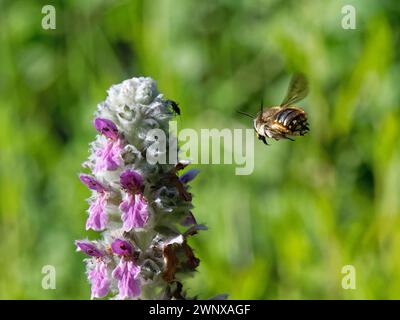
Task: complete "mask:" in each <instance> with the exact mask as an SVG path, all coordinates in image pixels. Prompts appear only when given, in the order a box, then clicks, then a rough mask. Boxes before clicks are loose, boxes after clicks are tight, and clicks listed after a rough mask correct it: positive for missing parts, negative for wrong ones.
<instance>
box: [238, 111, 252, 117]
mask: <svg viewBox="0 0 400 320" xmlns="http://www.w3.org/2000/svg"><path fill="white" fill-rule="evenodd" d="M237 113H240V114H242V115H244V116H247V117H249V118H251V119H254V116H252V115H251V114H248V113H247V112H243V111H239V110H238V111H237Z"/></svg>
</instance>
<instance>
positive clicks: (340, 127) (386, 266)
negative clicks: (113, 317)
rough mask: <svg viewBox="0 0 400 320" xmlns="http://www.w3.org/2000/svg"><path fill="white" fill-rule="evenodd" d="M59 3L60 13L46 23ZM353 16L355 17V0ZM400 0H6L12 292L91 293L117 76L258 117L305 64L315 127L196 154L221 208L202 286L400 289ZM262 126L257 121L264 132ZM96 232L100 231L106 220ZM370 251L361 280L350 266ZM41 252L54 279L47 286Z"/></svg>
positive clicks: (220, 114)
mask: <svg viewBox="0 0 400 320" xmlns="http://www.w3.org/2000/svg"><path fill="white" fill-rule="evenodd" d="M45 4H53V5H54V6H55V7H56V12H57V29H56V30H43V29H42V28H41V20H42V18H43V16H44V15H43V14H42V13H41V8H42V6H43V5H45ZM346 4H352V5H354V6H355V8H356V14H357V15H356V18H357V20H356V22H357V25H356V29H355V30H344V29H343V28H342V27H341V19H342V17H343V14H342V13H341V8H342V6H343V5H346ZM399 31H400V6H399V4H398V3H397V1H394V0H393V1H373V0H362V1H361V0H355V1H350V0H343V1H342V0H335V1H329V2H328V1H324V0H317V1H316V0H303V1H298V0H296V1H279V0H265V1H263V0H238V1H233V0H218V1H188V0H151V1H150V0H147V1H105V0H104V1H102V0H90V1H89V0H88V1H81V0H71V1H17V0H13V1H4V0H1V1H0V255H1V259H0V298H2V299H40V298H46V299H87V298H89V285H88V283H87V280H86V278H85V275H84V265H83V263H82V259H83V255H82V254H80V253H75V247H74V245H73V241H74V239H80V238H84V237H86V236H87V235H88V233H87V232H86V231H85V230H84V226H85V220H86V213H85V210H86V209H87V203H86V202H85V199H86V198H87V197H88V196H89V192H88V191H87V189H86V188H85V186H83V185H82V184H81V183H80V182H79V179H78V178H77V174H78V172H80V170H81V168H80V164H81V162H83V161H84V160H85V158H86V157H87V155H88V143H89V142H90V141H91V140H92V139H93V138H94V135H95V131H94V129H93V128H92V125H91V120H92V114H93V112H94V110H95V108H96V104H97V103H98V102H100V101H102V100H104V98H105V96H106V90H107V89H108V88H109V87H110V86H111V84H114V83H119V82H121V81H122V80H124V79H127V78H131V77H133V76H139V75H146V76H151V77H153V78H154V79H156V80H157V81H158V87H159V90H160V91H161V92H163V93H164V94H165V96H167V97H169V98H172V99H174V100H176V101H178V102H179V103H180V106H181V109H182V116H181V117H179V118H178V125H179V128H181V129H182V128H196V129H200V128H246V127H248V128H251V125H252V124H251V121H250V119H247V118H244V117H241V116H240V115H238V114H236V113H235V110H237V109H241V110H244V111H248V112H251V113H254V112H255V111H257V110H258V105H259V101H260V98H261V97H264V102H265V103H266V104H277V103H280V101H281V99H282V98H283V96H284V94H285V91H286V87H287V85H288V81H289V77H290V74H291V73H292V72H293V71H294V70H301V71H303V72H305V73H306V74H307V75H308V77H309V79H310V86H311V92H310V95H309V96H308V98H307V99H306V100H304V101H303V102H301V103H300V105H301V106H302V107H304V108H305V109H306V111H307V112H308V113H309V118H310V123H311V132H310V134H309V135H307V136H306V137H303V138H298V139H296V140H297V141H296V142H291V141H279V142H272V146H270V147H266V146H264V145H263V144H262V143H261V142H259V141H255V161H256V164H255V169H254V172H253V174H252V175H249V176H236V175H235V174H234V168H235V165H197V166H196V167H198V168H200V169H201V174H200V176H199V177H198V179H196V180H195V181H194V182H193V184H192V192H193V194H194V196H195V198H194V204H195V206H196V208H195V211H194V212H195V214H196V217H197V218H198V220H199V222H201V223H205V224H207V225H208V226H209V231H207V232H202V233H201V234H199V235H198V236H196V237H195V238H194V239H192V241H191V244H192V245H193V246H194V248H195V250H196V253H197V255H198V256H199V258H200V259H201V265H200V267H199V269H198V273H197V274H196V275H195V277H194V278H192V279H189V280H188V281H187V282H186V287H187V288H188V289H189V293H190V294H193V295H195V294H197V295H198V296H199V297H200V298H208V297H211V296H213V295H215V294H218V293H225V292H226V293H229V294H230V298H232V299H292V298H293V299H312V298H313V299H360V298H366V299H375V298H389V299H399V298H400V216H399V214H400V200H399V190H400V178H399V177H400V148H399V142H398V140H397V139H398V136H399V133H400V124H399V121H400V111H399V104H400V93H399V92H400V91H399V84H400V59H399V48H400V32H399ZM255 139H256V138H255ZM94 236H95V233H89V237H94ZM347 264H351V265H354V267H355V268H356V285H357V289H356V290H344V289H342V287H341V281H342V277H343V275H342V274H341V268H342V266H344V265H347ZM44 265H54V266H55V267H56V270H57V289H56V290H43V289H42V287H41V281H42V277H43V274H42V273H41V270H42V267H43V266H44Z"/></svg>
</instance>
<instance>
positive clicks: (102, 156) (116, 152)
mask: <svg viewBox="0 0 400 320" xmlns="http://www.w3.org/2000/svg"><path fill="white" fill-rule="evenodd" d="M122 149H123V143H122V141H121V139H117V140H107V141H106V143H105V145H104V146H103V147H102V148H99V149H97V150H96V155H97V158H96V165H95V167H94V172H95V173H97V172H99V171H103V170H115V169H117V168H118V166H119V165H120V164H121V163H122V159H121V151H122Z"/></svg>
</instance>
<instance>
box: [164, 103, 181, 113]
mask: <svg viewBox="0 0 400 320" xmlns="http://www.w3.org/2000/svg"><path fill="white" fill-rule="evenodd" d="M167 104H168V105H169V106H171V108H172V110H173V111H174V112H175V113H176V114H177V115H178V116H180V115H181V109H179V105H178V103H176V102H175V101H174V100H167Z"/></svg>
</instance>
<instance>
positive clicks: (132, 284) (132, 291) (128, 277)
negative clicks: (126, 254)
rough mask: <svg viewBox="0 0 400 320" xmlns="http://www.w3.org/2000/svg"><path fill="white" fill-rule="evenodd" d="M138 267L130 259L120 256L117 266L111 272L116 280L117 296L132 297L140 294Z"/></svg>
mask: <svg viewBox="0 0 400 320" xmlns="http://www.w3.org/2000/svg"><path fill="white" fill-rule="evenodd" d="M139 272H140V268H139V267H138V266H137V265H135V264H134V262H133V261H131V260H125V259H124V258H121V260H120V262H119V264H118V266H117V267H116V268H115V269H114V271H113V272H112V276H113V278H115V279H116V280H117V281H118V290H119V298H120V299H125V298H133V297H136V296H138V295H139V294H140V279H139Z"/></svg>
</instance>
